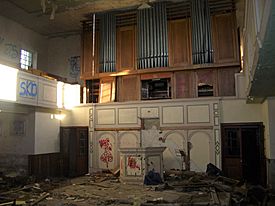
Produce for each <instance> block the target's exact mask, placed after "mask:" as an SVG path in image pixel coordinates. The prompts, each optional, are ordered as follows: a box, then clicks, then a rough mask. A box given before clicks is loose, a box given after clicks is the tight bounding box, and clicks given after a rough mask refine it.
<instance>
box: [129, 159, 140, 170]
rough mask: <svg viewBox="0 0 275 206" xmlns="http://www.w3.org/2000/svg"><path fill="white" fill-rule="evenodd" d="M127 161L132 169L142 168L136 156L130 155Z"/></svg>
mask: <svg viewBox="0 0 275 206" xmlns="http://www.w3.org/2000/svg"><path fill="white" fill-rule="evenodd" d="M127 162H128V166H129V167H130V168H131V169H139V170H140V166H139V165H138V163H137V160H136V158H135V157H131V156H129V157H128V161H127Z"/></svg>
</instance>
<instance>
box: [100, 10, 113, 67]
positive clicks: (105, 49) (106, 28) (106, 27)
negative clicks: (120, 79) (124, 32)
mask: <svg viewBox="0 0 275 206" xmlns="http://www.w3.org/2000/svg"><path fill="white" fill-rule="evenodd" d="M100 37H101V41H100V72H114V71H115V59H116V58H115V51H116V19H115V16H114V14H112V13H105V14H102V16H101V19H100Z"/></svg>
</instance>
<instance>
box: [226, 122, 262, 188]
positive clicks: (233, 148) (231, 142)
mask: <svg viewBox="0 0 275 206" xmlns="http://www.w3.org/2000/svg"><path fill="white" fill-rule="evenodd" d="M221 128H222V170H223V172H224V174H225V176H228V177H231V178H235V179H240V180H245V181H247V182H248V183H251V184H262V185H265V184H266V164H265V161H266V159H265V155H264V135H263V124H262V123H247V124H222V125H221Z"/></svg>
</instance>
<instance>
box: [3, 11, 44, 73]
mask: <svg viewBox="0 0 275 206" xmlns="http://www.w3.org/2000/svg"><path fill="white" fill-rule="evenodd" d="M0 25H1V30H0V61H1V63H3V64H8V65H11V66H14V67H16V68H18V67H20V64H19V63H20V49H21V48H22V49H26V50H28V51H31V52H33V54H34V60H35V61H34V65H33V66H34V68H38V69H41V70H46V69H47V68H48V51H47V39H46V38H45V37H44V36H42V35H40V34H38V33H36V32H34V31H32V30H30V29H27V28H26V27H24V26H22V25H20V24H18V23H16V22H14V21H12V20H10V19H7V18H5V17H3V16H0Z"/></svg>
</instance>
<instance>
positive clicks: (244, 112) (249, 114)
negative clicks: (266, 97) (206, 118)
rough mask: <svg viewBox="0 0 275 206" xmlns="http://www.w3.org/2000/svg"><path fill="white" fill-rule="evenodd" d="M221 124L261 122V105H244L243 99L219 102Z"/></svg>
mask: <svg viewBox="0 0 275 206" xmlns="http://www.w3.org/2000/svg"><path fill="white" fill-rule="evenodd" d="M221 108H222V111H221V115H222V117H221V123H240V122H244V123H245V122H262V121H263V113H262V105H261V104H246V100H245V99H223V100H221Z"/></svg>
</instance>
